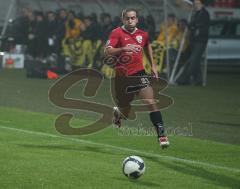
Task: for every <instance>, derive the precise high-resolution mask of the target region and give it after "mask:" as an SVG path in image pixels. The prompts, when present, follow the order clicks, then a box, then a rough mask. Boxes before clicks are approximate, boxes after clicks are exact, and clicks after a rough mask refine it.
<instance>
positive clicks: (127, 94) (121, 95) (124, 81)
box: [114, 71, 151, 108]
mask: <svg viewBox="0 0 240 189" xmlns="http://www.w3.org/2000/svg"><path fill="white" fill-rule="evenodd" d="M150 85H151V83H150V81H149V78H148V76H147V74H146V73H145V71H140V72H137V73H136V74H133V75H131V76H127V77H126V76H117V77H116V78H115V86H114V87H115V93H116V94H115V97H116V104H117V106H118V107H120V108H124V107H127V106H129V105H130V102H131V101H132V100H133V99H134V96H135V95H136V94H137V93H138V92H139V91H140V90H141V89H144V88H146V87H149V86H150Z"/></svg>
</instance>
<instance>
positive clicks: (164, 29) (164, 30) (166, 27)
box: [157, 14, 177, 47]
mask: <svg viewBox="0 0 240 189" xmlns="http://www.w3.org/2000/svg"><path fill="white" fill-rule="evenodd" d="M166 34H167V36H166ZM176 34H177V19H176V16H175V15H174V14H169V15H168V17H167V23H162V24H161V26H160V33H159V36H158V38H157V42H159V43H161V44H163V45H164V46H166V39H165V38H166V37H167V41H168V46H169V47H170V46H174V44H173V42H174V40H175V39H176Z"/></svg>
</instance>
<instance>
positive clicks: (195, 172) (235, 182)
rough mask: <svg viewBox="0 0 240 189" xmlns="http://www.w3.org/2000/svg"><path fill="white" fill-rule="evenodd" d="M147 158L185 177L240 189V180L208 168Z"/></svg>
mask: <svg viewBox="0 0 240 189" xmlns="http://www.w3.org/2000/svg"><path fill="white" fill-rule="evenodd" d="M142 157H143V156H142ZM145 158H146V159H149V160H151V161H154V162H156V163H159V164H161V166H164V167H166V168H168V169H172V170H174V171H177V172H179V173H183V174H185V175H190V176H193V177H199V178H202V179H204V180H209V181H210V182H211V183H212V184H214V185H216V186H224V187H228V188H232V189H239V188H240V179H235V178H233V177H230V176H226V175H222V174H220V173H216V172H213V171H211V170H207V169H206V168H202V167H199V166H194V165H191V164H188V163H184V162H174V161H171V162H166V161H161V160H159V159H158V158H155V157H149V156H145ZM238 175H239V174H238ZM236 177H237V176H236Z"/></svg>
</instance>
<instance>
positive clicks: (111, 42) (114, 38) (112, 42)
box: [105, 31, 119, 48]
mask: <svg viewBox="0 0 240 189" xmlns="http://www.w3.org/2000/svg"><path fill="white" fill-rule="evenodd" d="M118 41H119V35H118V33H117V32H116V31H112V32H111V34H110V35H109V38H108V41H107V43H106V46H105V48H115V47H117V44H118Z"/></svg>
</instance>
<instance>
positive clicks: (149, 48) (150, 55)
mask: <svg viewBox="0 0 240 189" xmlns="http://www.w3.org/2000/svg"><path fill="white" fill-rule="evenodd" d="M144 51H145V54H146V57H147V59H148V61H149V62H150V64H151V68H152V73H153V75H154V77H156V78H158V72H157V66H156V63H155V62H154V59H153V50H152V46H151V43H150V42H147V45H146V46H145V47H144Z"/></svg>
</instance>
